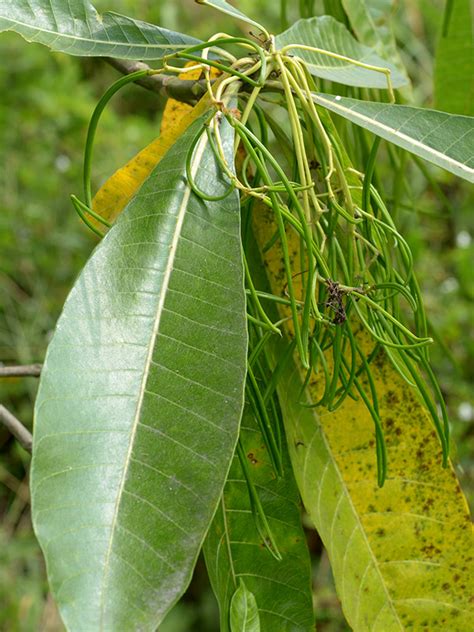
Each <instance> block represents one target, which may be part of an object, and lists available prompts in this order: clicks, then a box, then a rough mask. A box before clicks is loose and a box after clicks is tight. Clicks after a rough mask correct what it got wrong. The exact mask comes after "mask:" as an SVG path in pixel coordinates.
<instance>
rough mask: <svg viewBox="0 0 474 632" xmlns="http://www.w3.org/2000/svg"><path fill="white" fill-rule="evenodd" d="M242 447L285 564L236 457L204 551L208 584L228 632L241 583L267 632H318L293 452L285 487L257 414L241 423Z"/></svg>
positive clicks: (246, 416) (223, 629) (248, 412)
mask: <svg viewBox="0 0 474 632" xmlns="http://www.w3.org/2000/svg"><path fill="white" fill-rule="evenodd" d="M241 442H242V446H243V451H244V453H245V458H246V459H247V467H248V469H249V471H250V477H251V480H252V481H253V482H254V484H255V487H256V491H257V492H258V495H259V499H260V502H261V504H262V507H263V510H264V513H265V516H266V518H267V521H268V524H269V527H270V530H271V532H272V535H273V537H274V539H275V542H276V544H277V547H278V552H279V554H280V555H281V558H282V559H281V560H278V559H277V558H276V557H275V556H274V555H272V553H271V552H270V551H269V549H268V548H267V545H266V544H265V543H264V541H263V538H262V531H261V529H260V530H259V528H258V525H257V522H256V517H255V512H254V511H253V510H252V506H251V501H250V499H249V492H248V488H247V481H246V478H245V475H244V472H243V470H242V465H241V463H240V461H239V458H238V456H237V455H236V456H235V457H234V460H233V463H232V467H231V470H230V473H229V477H228V479H227V483H226V486H225V489H224V494H223V496H222V499H221V502H220V504H219V507H218V510H217V512H216V515H215V517H214V520H213V522H212V525H211V528H210V530H209V533H208V535H207V538H206V540H205V543H204V554H205V559H206V565H207V569H208V573H209V577H210V580H211V583H212V587H213V589H214V592H215V594H216V596H217V599H218V601H219V608H220V612H221V627H220V629H221V632H229V603H230V600H231V597H232V594H233V593H234V591H235V590H236V589H237V588H238V581H239V579H240V578H243V579H244V581H245V584H246V586H247V588H248V589H249V590H250V591H251V592H252V594H253V595H254V596H255V599H256V602H257V607H258V612H259V618H260V624H261V626H262V630H278V631H279V632H285V631H288V632H289V631H290V630H292V631H293V632H296V631H305V632H306V631H307V632H309V631H310V630H314V618H313V609H312V602H311V568H310V561H309V554H308V548H307V546H306V540H305V536H304V532H303V529H302V526H301V516H300V500H299V495H298V491H297V489H296V484H295V481H294V478H293V474H292V472H291V465H290V462H289V457H288V452H287V449H286V447H284V457H285V459H284V461H285V462H284V476H283V477H282V478H280V479H278V478H277V477H276V475H275V472H274V470H273V467H272V464H271V461H270V457H269V455H268V451H267V449H266V447H265V445H264V441H263V438H262V435H261V433H260V431H259V429H258V426H257V424H256V421H255V419H254V417H253V414H252V412H251V410H250V409H246V411H245V413H244V416H243V419H242V426H241ZM267 544H268V541H267ZM230 629H231V630H233V628H232V627H231V628H230Z"/></svg>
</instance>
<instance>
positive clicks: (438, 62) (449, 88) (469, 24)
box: [434, 0, 474, 116]
mask: <svg viewBox="0 0 474 632" xmlns="http://www.w3.org/2000/svg"><path fill="white" fill-rule="evenodd" d="M434 87H435V105H436V107H437V108H439V109H440V110H445V111H446V112H453V113H455V114H466V115H468V116H474V4H473V3H472V1H471V0H447V2H446V4H445V13H444V19H443V25H442V28H441V33H440V37H439V40H438V46H437V49H436V58H435V75H434Z"/></svg>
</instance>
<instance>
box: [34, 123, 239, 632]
mask: <svg viewBox="0 0 474 632" xmlns="http://www.w3.org/2000/svg"><path fill="white" fill-rule="evenodd" d="M201 125H202V120H199V121H197V123H196V124H194V125H192V126H191V127H190V128H189V129H188V131H187V132H186V133H185V134H184V135H183V136H182V138H181V139H180V141H179V143H177V144H176V145H174V146H173V148H172V149H171V150H170V151H169V152H168V153H167V154H166V156H165V157H164V158H163V160H162V161H161V162H160V164H159V165H158V167H157V168H156V169H155V170H154V171H153V172H152V174H151V176H150V177H149V178H148V180H147V181H146V182H145V183H144V185H143V186H142V188H141V189H140V191H139V192H138V194H137V195H136V197H135V198H134V199H133V200H132V202H131V203H130V204H129V206H128V207H127V209H126V210H125V211H124V212H123V214H121V215H120V217H119V219H118V220H117V222H116V224H115V225H114V227H113V228H112V229H111V230H110V232H109V233H108V234H107V236H106V237H105V239H104V240H103V241H102V242H101V244H100V245H99V246H98V248H97V250H96V251H95V253H94V254H93V256H92V258H91V259H90V260H89V262H88V264H87V265H86V267H85V269H84V271H83V272H82V274H81V276H80V277H79V279H78V281H77V283H76V285H75V287H74V289H73V290H72V292H71V294H70V296H69V298H68V300H67V302H66V305H65V308H64V311H63V314H62V316H61V318H60V320H59V322H58V325H57V329H56V332H55V335H54V337H53V340H52V342H51V344H50V347H49V350H48V354H47V359H46V362H45V366H44V369H43V373H42V379H41V384H40V391H39V394H38V398H37V402H36V416H35V433H34V449H33V454H34V456H33V463H32V483H31V485H32V501H33V520H34V525H35V530H36V533H37V536H38V539H39V541H40V544H41V546H42V548H43V551H44V553H45V557H46V561H47V566H48V574H49V579H50V582H51V586H52V589H53V592H54V594H55V597H56V599H57V601H58V603H59V605H60V609H61V613H62V616H63V618H64V620H65V622H66V624H67V626H68V627H69V628H70V629H74V630H84V631H86V632H89V631H90V630H127V629H130V630H131V629H140V630H154V629H155V628H156V626H157V624H158V623H159V621H160V620H161V619H162V617H163V616H164V614H165V613H166V611H167V610H168V609H169V608H170V607H171V606H172V604H173V603H174V602H175V601H176V599H177V598H178V597H179V596H180V594H181V593H182V592H183V591H184V589H185V587H186V585H187V583H188V582H189V579H190V575H191V572H192V568H193V565H194V562H195V559H196V556H197V554H198V552H199V549H200V547H201V544H202V541H203V538H204V535H205V532H206V530H207V527H208V525H209V522H210V520H211V518H212V514H213V512H214V510H215V508H216V505H217V502H218V499H219V496H220V494H221V491H222V488H223V485H224V481H225V478H226V475H227V471H228V468H229V465H230V461H231V458H232V454H233V450H234V447H235V443H236V439H237V434H238V428H239V420H240V416H241V410H242V405H243V384H244V378H245V370H246V344H247V341H246V333H245V332H246V323H245V297H244V291H243V272H242V261H241V247H240V219H239V202H238V197H237V194H232V195H230V196H229V197H227V198H226V199H225V200H224V201H221V202H213V203H207V204H204V203H203V202H202V200H200V199H198V198H197V197H196V196H195V195H194V194H192V193H191V192H190V189H189V187H188V186H187V184H186V179H185V167H184V165H185V158H186V154H187V152H188V150H189V147H190V144H191V141H192V139H193V138H194V137H195V135H196V133H197V132H198V130H199V127H200V126H201ZM223 134H224V142H225V147H226V151H228V152H229V154H230V156H231V155H232V154H231V152H232V145H233V137H232V134H231V132H230V129H229V128H227V127H225V129H224V128H223ZM196 151H197V155H196V156H195V159H194V160H193V164H194V167H195V169H197V171H198V173H197V176H196V178H197V180H198V182H199V184H200V186H202V187H204V188H205V189H206V190H210V191H213V192H216V191H219V190H224V189H223V187H225V186H226V185H225V183H222V184H221V183H220V182H219V175H218V174H219V171H218V167H217V165H216V163H215V161H214V158H213V157H212V153H211V151H210V149H209V147H208V146H205V145H199V146H198V149H197V150H196Z"/></svg>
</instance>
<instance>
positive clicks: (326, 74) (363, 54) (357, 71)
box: [275, 15, 407, 89]
mask: <svg viewBox="0 0 474 632" xmlns="http://www.w3.org/2000/svg"><path fill="white" fill-rule="evenodd" d="M275 44H276V46H277V48H282V47H283V46H287V45H289V44H304V45H306V46H314V47H317V48H320V49H324V50H326V51H329V52H333V53H337V54H338V55H344V56H346V57H349V58H351V59H354V60H355V61H356V62H361V63H363V64H369V65H372V66H378V67H382V68H387V69H389V70H390V78H391V81H392V85H393V87H394V88H397V87H400V86H403V85H406V83H407V80H406V78H405V77H404V76H403V75H402V74H400V72H399V71H398V70H397V68H396V67H395V66H393V64H391V63H390V62H388V61H385V60H384V59H382V58H381V57H379V56H378V55H377V54H376V53H375V52H374V51H373V50H372V49H371V48H368V47H367V46H364V45H363V44H360V43H359V42H358V41H357V40H356V39H354V37H352V35H351V34H350V32H349V31H348V30H347V29H346V27H345V26H344V25H343V24H341V23H340V22H338V21H337V20H335V19H334V18H332V17H330V16H328V15H325V16H322V17H317V18H309V19H307V20H298V22H296V23H295V24H294V25H293V26H291V27H290V28H289V29H288V30H287V31H285V32H284V33H281V34H280V35H277V37H276V38H275ZM289 52H290V54H292V55H295V56H296V57H300V58H301V59H304V60H305V62H307V64H308V69H309V71H310V72H311V73H312V74H314V75H315V76H317V77H321V79H329V80H330V81H337V82H338V83H343V84H345V85H348V86H359V87H366V88H381V89H386V88H387V79H386V75H385V74H384V73H382V72H378V71H375V70H373V69H370V68H364V67H362V66H359V65H354V64H352V63H350V62H349V61H347V60H342V59H337V58H335V57H331V56H330V55H326V54H324V53H322V52H316V51H307V50H302V49H297V48H294V49H292V50H290V51H289Z"/></svg>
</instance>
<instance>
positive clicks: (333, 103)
mask: <svg viewBox="0 0 474 632" xmlns="http://www.w3.org/2000/svg"><path fill="white" fill-rule="evenodd" d="M312 97H313V99H314V101H316V103H318V105H321V106H323V107H327V104H328V103H330V104H331V108H334V110H338V109H339V110H340V111H341V112H342V111H343V112H351V113H352V114H353V115H354V116H357V117H359V118H360V119H362V120H364V121H367V122H369V123H371V124H372V125H375V126H378V127H380V129H383V130H384V131H386V132H387V133H389V134H394V135H396V136H399V137H400V138H403V139H404V140H405V141H407V142H408V143H409V144H410V145H415V146H417V147H420V148H422V149H424V150H425V151H426V152H427V153H430V154H432V155H433V156H438V157H439V158H441V159H442V160H443V162H446V163H448V164H451V165H453V166H455V167H457V168H459V169H461V170H462V171H464V172H465V173H466V174H467V175H470V176H472V175H473V170H472V169H470V168H469V167H468V166H467V165H465V164H464V163H462V162H459V161H458V160H455V159H454V158H451V157H450V156H448V155H446V154H443V153H442V152H440V151H438V150H437V149H433V147H430V146H429V145H426V144H424V143H423V142H422V141H419V140H416V139H414V138H413V137H412V136H407V135H406V134H405V133H404V132H400V131H399V130H397V129H395V128H394V127H389V126H387V125H385V123H381V122H380V121H378V120H377V119H371V118H369V117H368V116H366V115H365V114H361V113H360V112H357V111H356V110H354V109H353V108H349V107H346V106H344V105H340V104H339V103H337V102H336V101H332V100H329V99H325V98H324V97H322V96H321V95H319V94H314V93H313V94H312ZM457 140H459V139H457Z"/></svg>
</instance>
